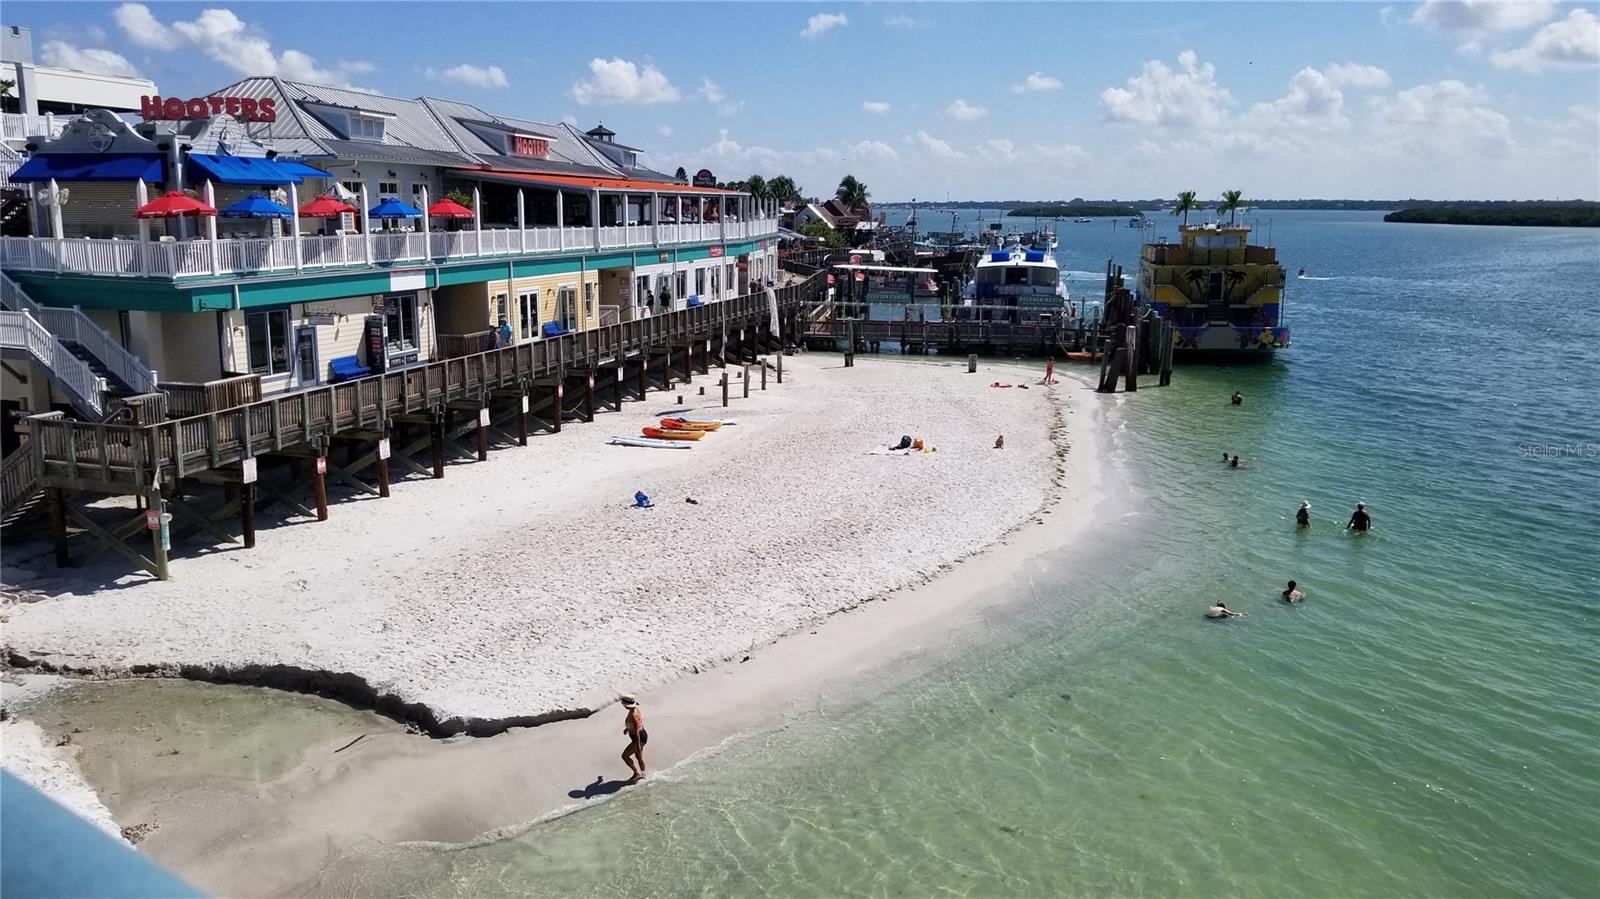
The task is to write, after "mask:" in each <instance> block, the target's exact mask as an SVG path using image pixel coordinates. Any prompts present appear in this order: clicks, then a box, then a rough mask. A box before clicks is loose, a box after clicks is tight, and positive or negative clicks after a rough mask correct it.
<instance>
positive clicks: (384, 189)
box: [378, 181, 400, 197]
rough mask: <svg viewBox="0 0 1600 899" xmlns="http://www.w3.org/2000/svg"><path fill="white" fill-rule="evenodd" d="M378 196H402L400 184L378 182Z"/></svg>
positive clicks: (396, 182) (395, 182)
mask: <svg viewBox="0 0 1600 899" xmlns="http://www.w3.org/2000/svg"><path fill="white" fill-rule="evenodd" d="M378 196H380V197H398V196H400V182H398V181H379V182H378Z"/></svg>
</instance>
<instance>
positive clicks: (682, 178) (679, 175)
mask: <svg viewBox="0 0 1600 899" xmlns="http://www.w3.org/2000/svg"><path fill="white" fill-rule="evenodd" d="M672 180H674V181H676V182H678V183H679V184H688V183H689V173H688V172H686V171H684V170H683V166H681V165H680V166H678V170H677V171H676V172H674V173H673V174H672Z"/></svg>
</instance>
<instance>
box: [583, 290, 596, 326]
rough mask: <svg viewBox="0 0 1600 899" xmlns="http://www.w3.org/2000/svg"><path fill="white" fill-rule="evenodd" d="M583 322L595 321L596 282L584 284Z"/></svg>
mask: <svg viewBox="0 0 1600 899" xmlns="http://www.w3.org/2000/svg"><path fill="white" fill-rule="evenodd" d="M583 320H584V321H586V322H591V321H594V282H593V281H585V282H583Z"/></svg>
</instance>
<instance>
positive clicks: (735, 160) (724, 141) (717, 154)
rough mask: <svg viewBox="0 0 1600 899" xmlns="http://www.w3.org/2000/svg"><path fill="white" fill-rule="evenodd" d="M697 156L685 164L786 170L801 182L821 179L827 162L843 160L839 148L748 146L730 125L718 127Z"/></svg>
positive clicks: (769, 171) (780, 172)
mask: <svg viewBox="0 0 1600 899" xmlns="http://www.w3.org/2000/svg"><path fill="white" fill-rule="evenodd" d="M694 156H695V158H696V159H697V160H699V161H698V162H697V163H696V164H695V165H686V166H685V167H686V168H688V169H690V170H691V171H692V170H693V169H696V168H699V167H700V166H701V165H706V166H707V167H709V168H711V169H712V170H713V171H715V170H717V169H719V168H720V169H724V170H729V171H734V172H754V173H755V174H759V175H762V176H764V177H771V176H773V175H785V174H786V175H789V176H790V177H792V178H795V179H796V180H799V181H800V182H801V183H805V182H806V181H807V180H811V181H816V180H818V179H819V178H821V175H820V174H819V173H820V172H821V171H822V169H823V167H824V166H837V165H838V164H839V163H840V162H841V159H840V156H839V151H838V150H837V149H834V150H829V149H826V148H823V147H818V148H816V149H813V150H775V149H773V148H771V147H762V146H748V147H747V146H745V145H743V144H741V143H739V142H738V141H737V140H734V139H733V138H732V137H731V136H730V135H729V133H728V129H726V128H720V129H718V130H717V139H716V140H715V141H713V142H712V143H710V144H708V145H707V146H705V147H702V148H701V149H700V150H698V151H697V152H696V153H695V154H694ZM834 177H835V178H837V177H838V176H837V175H835V176H834Z"/></svg>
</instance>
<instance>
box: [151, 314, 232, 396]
mask: <svg viewBox="0 0 1600 899" xmlns="http://www.w3.org/2000/svg"><path fill="white" fill-rule="evenodd" d="M218 314H219V313H216V312H189V313H182V312H174V313H167V314H163V315H162V316H161V345H162V347H163V348H164V349H165V351H166V358H165V359H163V360H162V364H160V365H154V366H152V367H153V368H155V369H156V371H157V372H158V373H159V374H160V377H161V380H163V381H214V380H216V379H217V378H220V377H222V360H221V357H220V354H219V353H218V352H217V316H218Z"/></svg>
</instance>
